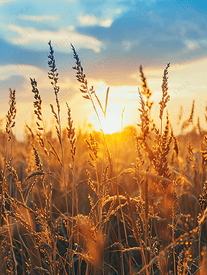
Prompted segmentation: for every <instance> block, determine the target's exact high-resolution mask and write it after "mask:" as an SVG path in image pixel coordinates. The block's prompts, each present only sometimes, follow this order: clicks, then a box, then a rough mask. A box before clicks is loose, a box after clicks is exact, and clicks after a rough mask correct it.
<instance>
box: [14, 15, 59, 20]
mask: <svg viewBox="0 0 207 275" xmlns="http://www.w3.org/2000/svg"><path fill="white" fill-rule="evenodd" d="M19 17H20V18H21V19H24V20H31V21H58V20H59V19H60V16H59V15H20V16H19Z"/></svg>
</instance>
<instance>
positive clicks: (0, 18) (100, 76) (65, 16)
mask: <svg viewBox="0 0 207 275" xmlns="http://www.w3.org/2000/svg"><path fill="white" fill-rule="evenodd" d="M206 19H207V2H205V1H195V0H193V1H174V0H170V1H166V0H165V1H159V0H158V1H156V0H146V1H144V0H140V1H121V0H120V1H119V0H117V1H114V0H113V1H108V0H107V1H80V0H71V1H66V0H65V1H62V0H59V1H39V0H36V1H18V0H16V1H13V0H11V1H9V0H0V56H1V58H0V72H1V74H0V98H1V100H0V101H1V106H0V107H1V115H3V112H5V111H6V110H7V109H6V108H7V106H6V104H5V103H7V102H8V94H9V87H11V88H12V89H16V91H17V101H18V102H19V109H20V114H21V112H22V113H25V110H26V109H27V110H30V109H31V110H32V104H31V101H32V93H31V87H30V81H29V77H32V78H36V80H37V82H38V85H39V89H40V92H41V94H42V98H43V100H44V104H45V105H48V104H49V103H50V102H49V100H53V101H54V95H53V94H52V92H53V91H52V87H51V86H50V82H49V79H48V77H47V72H48V65H47V61H48V58H47V55H48V51H49V46H48V42H49V40H51V41H52V45H53V48H54V50H55V57H56V64H57V67H58V70H59V73H60V79H59V81H60V87H61V91H62V101H63V102H65V101H66V100H67V101H68V102H69V103H70V102H71V106H74V113H75V120H77V121H78V122H79V118H78V117H79V113H78V109H79V108H78V107H77V103H79V104H80V105H81V106H83V107H84V108H85V110H88V109H87V108H89V106H88V102H86V104H85V101H84V100H83V101H82V99H79V98H78V96H80V98H81V95H80V94H78V93H79V92H78V87H79V85H78V83H76V79H75V71H74V70H72V66H74V60H73V55H72V50H71V47H70V43H72V44H73V45H74V46H75V48H76V50H77V52H78V54H79V57H80V59H81V61H82V65H83V67H84V70H85V73H86V75H87V77H88V79H89V80H90V82H91V85H94V86H95V87H96V88H97V91H98V92H99V93H100V97H103V98H104V97H105V90H106V88H107V86H110V87H111V94H112V96H111V100H112V102H121V103H120V104H119V103H117V106H118V105H120V106H119V108H118V109H117V112H120V110H121V109H122V108H123V106H124V104H125V102H126V103H129V104H128V105H129V106H131V107H132V106H134V105H133V102H134V101H135V99H136V100H137V101H136V103H135V104H136V105H137V104H138V96H137V95H136V93H137V87H138V86H140V80H139V66H140V65H141V64H142V65H143V67H144V70H146V76H147V77H148V82H149V84H151V85H152V86H151V88H152V90H154V91H155V101H156V95H157V101H159V98H158V94H159V92H160V86H161V81H162V74H163V70H164V68H165V66H166V64H167V63H169V62H170V63H171V67H170V69H169V77H171V79H172V82H171V86H170V89H169V93H170V92H171V99H172V104H174V103H175V102H177V103H178V100H179V102H180V103H182V100H183V99H184V101H183V104H185V103H186V102H188V103H190V105H191V101H192V99H193V98H195V96H196V97H198V98H202V97H203V96H206V86H205V85H206V84H207V83H206V82H207V81H206V80H205V75H206V73H204V70H205V69H206V66H207V61H206V57H207V22H206ZM169 83H170V79H169ZM198 85H199V87H198ZM123 87H125V91H126V92H125V91H124V89H123ZM195 89H197V91H195ZM196 92H197V93H196ZM126 93H128V94H127V95H126ZM187 93H188V94H187ZM124 95H126V96H124ZM160 97H161V95H160ZM173 100H174V101H173ZM176 100H177V101H176ZM173 102H174V103H173ZM177 103H176V104H177ZM29 104H30V107H28V106H29ZM130 104H131V105H130ZM198 104H200V105H199V106H200V107H201V105H202V102H201V101H198ZM202 107H203V106H202ZM112 108H113V107H112ZM186 108H187V109H186V112H187V111H188V108H189V109H190V106H189V107H187V105H186ZM46 109H47V108H46ZM48 109H49V107H48ZM48 111H49V110H48ZM126 112H128V117H130V116H131V113H130V110H128V111H127V108H126ZM178 112H179V108H178ZM28 113H29V111H28V112H26V114H27V115H26V116H25V115H22V119H24V118H25V117H28ZM173 115H174V116H175V114H173ZM173 115H172V116H173ZM19 121H21V118H19Z"/></svg>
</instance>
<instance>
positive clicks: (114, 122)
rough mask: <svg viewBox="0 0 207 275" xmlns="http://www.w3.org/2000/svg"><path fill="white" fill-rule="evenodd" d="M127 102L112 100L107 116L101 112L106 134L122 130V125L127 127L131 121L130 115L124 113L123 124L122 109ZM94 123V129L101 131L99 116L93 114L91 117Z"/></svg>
mask: <svg viewBox="0 0 207 275" xmlns="http://www.w3.org/2000/svg"><path fill="white" fill-rule="evenodd" d="M124 106H125V104H123V102H110V103H109V104H108V108H107V112H106V118H104V116H103V115H102V114H100V113H99V116H100V120H101V124H102V128H103V131H104V133H105V134H113V133H116V132H119V131H121V130H122V126H123V127H125V126H126V125H127V124H128V123H129V120H130V118H129V116H126V113H125V112H124V114H123V125H122V111H123V108H124ZM89 120H90V122H91V123H92V124H93V126H94V129H95V130H97V131H99V130H100V124H99V122H98V119H97V117H96V116H95V115H94V114H93V116H92V117H91V118H90V119H89Z"/></svg>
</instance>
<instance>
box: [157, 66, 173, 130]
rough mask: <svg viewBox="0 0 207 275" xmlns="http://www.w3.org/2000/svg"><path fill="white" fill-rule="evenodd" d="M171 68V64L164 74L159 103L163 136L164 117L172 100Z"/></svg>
mask: <svg viewBox="0 0 207 275" xmlns="http://www.w3.org/2000/svg"><path fill="white" fill-rule="evenodd" d="M169 67H170V63H168V64H167V66H166V68H165V70H164V74H163V81H162V86H161V87H162V100H161V101H160V102H159V104H160V116H159V118H160V120H161V131H160V132H161V134H162V116H163V112H164V109H165V107H166V106H167V102H168V101H169V100H170V96H169V95H168V93H167V91H168V76H167V75H168V68H169Z"/></svg>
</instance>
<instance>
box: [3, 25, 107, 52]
mask: <svg viewBox="0 0 207 275" xmlns="http://www.w3.org/2000/svg"><path fill="white" fill-rule="evenodd" d="M7 28H8V29H9V30H11V31H14V32H16V33H18V34H19V37H16V38H12V39H11V41H10V40H9V42H12V43H13V44H16V45H21V46H24V47H26V48H29V49H33V50H34V49H36V50H45V49H46V46H47V43H48V41H49V40H52V42H53V46H54V45H56V46H55V47H56V50H57V51H60V52H66V53H67V52H68V48H69V47H70V43H72V44H74V45H75V46H76V48H79V49H80V48H86V49H92V50H94V51H95V52H99V51H100V48H101V45H102V43H101V42H100V41H99V40H97V39H95V38H93V37H91V36H87V35H83V34H79V33H76V32H74V31H70V30H71V26H70V30H69V29H68V30H67V29H61V30H59V31H57V32H54V31H53V32H52V31H40V30H37V29H35V28H23V27H20V26H17V25H9V26H8V27H7ZM7 40H8V38H7Z"/></svg>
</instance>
